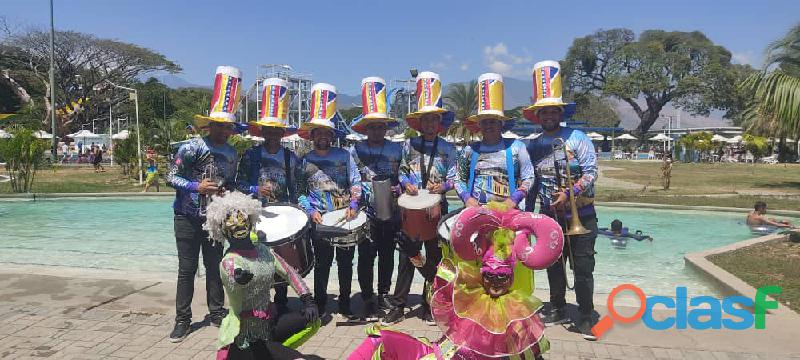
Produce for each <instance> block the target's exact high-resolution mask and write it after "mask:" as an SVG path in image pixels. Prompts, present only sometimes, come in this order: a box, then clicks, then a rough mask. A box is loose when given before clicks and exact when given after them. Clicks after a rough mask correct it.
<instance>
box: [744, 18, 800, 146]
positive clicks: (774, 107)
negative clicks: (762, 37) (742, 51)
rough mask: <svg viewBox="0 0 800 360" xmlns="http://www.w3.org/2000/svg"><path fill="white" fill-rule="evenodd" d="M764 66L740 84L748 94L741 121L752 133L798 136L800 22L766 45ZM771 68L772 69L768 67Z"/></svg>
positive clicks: (799, 110)
mask: <svg viewBox="0 0 800 360" xmlns="http://www.w3.org/2000/svg"><path fill="white" fill-rule="evenodd" d="M766 58H767V61H766V62H765V65H764V69H763V70H762V71H759V72H756V73H754V74H752V75H750V76H749V77H748V78H747V79H746V80H745V81H743V82H742V83H741V86H740V88H741V89H744V91H746V92H748V93H750V94H752V98H751V102H750V103H749V106H748V108H747V110H746V111H745V112H744V114H743V117H744V119H745V120H744V125H745V127H746V128H747V129H748V131H749V132H752V133H754V134H761V135H768V136H776V137H780V138H781V139H782V142H783V139H785V137H786V136H791V137H794V138H795V139H797V138H798V137H800V24H798V25H796V26H794V27H793V28H792V29H790V30H789V32H788V33H787V34H786V35H785V36H784V37H783V38H781V39H778V40H776V41H775V42H773V43H772V44H770V46H769V47H768V48H767V57H766ZM770 69H772V70H770Z"/></svg>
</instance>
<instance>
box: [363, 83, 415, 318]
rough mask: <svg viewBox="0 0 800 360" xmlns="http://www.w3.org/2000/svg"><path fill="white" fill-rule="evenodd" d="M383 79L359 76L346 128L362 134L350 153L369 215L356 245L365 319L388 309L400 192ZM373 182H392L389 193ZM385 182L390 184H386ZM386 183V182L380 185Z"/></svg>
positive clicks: (397, 145)
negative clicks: (356, 111) (356, 102)
mask: <svg viewBox="0 0 800 360" xmlns="http://www.w3.org/2000/svg"><path fill="white" fill-rule="evenodd" d="M386 91H387V89H386V82H385V81H384V80H383V79H382V78H379V77H374V76H373V77H367V78H364V79H362V80H361V104H362V115H361V116H359V117H357V118H356V119H354V120H353V123H352V124H351V125H350V128H351V129H353V131H355V132H357V133H359V134H362V135H366V136H367V139H366V140H362V141H359V142H357V143H356V144H355V145H353V147H352V148H351V149H350V153H351V155H352V156H353V159H354V160H355V161H356V164H357V166H358V168H359V171H360V172H361V181H362V183H361V185H362V188H363V189H364V193H363V199H364V201H363V202H364V204H365V205H366V210H367V217H368V218H369V225H368V226H369V232H368V233H367V234H366V239H364V241H362V242H360V243H359V244H358V283H359V285H360V286H361V298H362V299H363V300H364V309H363V311H362V318H363V319H378V318H380V316H381V315H383V314H382V312H383V311H386V310H388V309H389V308H390V307H391V304H390V303H389V295H388V294H389V289H390V288H391V285H392V272H393V270H394V248H395V241H396V238H397V232H398V230H399V229H400V217H399V216H398V213H397V211H396V208H395V207H394V201H395V200H394V197H395V195H396V193H399V186H398V184H399V180H398V177H399V174H398V171H399V168H400V157H401V156H402V152H403V147H402V145H401V144H400V143H396V142H392V141H389V140H386V139H385V138H384V136H386V130H388V129H389V128H391V127H395V126H397V120H395V119H392V118H390V117H389V115H388V108H387V105H388V104H387V101H386V100H387V98H386ZM374 181H381V182H382V183H383V184H385V185H390V188H391V189H393V190H392V194H388V193H386V192H385V190H387V189H385V188H383V189H373V184H374ZM387 182H388V183H387ZM384 187H385V186H384ZM376 256H377V257H378V296H377V299H376V296H375V288H374V285H373V278H374V264H375V257H376Z"/></svg>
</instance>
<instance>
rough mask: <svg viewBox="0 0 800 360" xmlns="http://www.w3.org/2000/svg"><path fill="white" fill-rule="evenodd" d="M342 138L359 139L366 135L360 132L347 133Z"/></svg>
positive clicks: (364, 137)
mask: <svg viewBox="0 0 800 360" xmlns="http://www.w3.org/2000/svg"><path fill="white" fill-rule="evenodd" d="M344 138H345V139H347V140H350V141H361V140H364V139H366V138H367V137H366V136H364V135H361V134H357V133H352V134H347V136H345V137H344Z"/></svg>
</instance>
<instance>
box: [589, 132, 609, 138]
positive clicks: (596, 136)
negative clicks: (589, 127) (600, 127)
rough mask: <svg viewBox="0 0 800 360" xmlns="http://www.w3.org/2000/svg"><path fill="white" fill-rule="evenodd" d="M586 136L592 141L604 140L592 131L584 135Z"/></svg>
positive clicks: (600, 135)
mask: <svg viewBox="0 0 800 360" xmlns="http://www.w3.org/2000/svg"><path fill="white" fill-rule="evenodd" d="M586 136H588V137H589V139H592V140H603V139H605V138H606V137H605V136H604V135H603V134H599V133H596V132H594V131H592V132H590V133H588V134H586Z"/></svg>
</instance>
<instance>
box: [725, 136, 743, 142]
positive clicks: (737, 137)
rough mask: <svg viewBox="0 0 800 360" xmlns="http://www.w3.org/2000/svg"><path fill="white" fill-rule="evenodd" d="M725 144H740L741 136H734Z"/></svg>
mask: <svg viewBox="0 0 800 360" xmlns="http://www.w3.org/2000/svg"><path fill="white" fill-rule="evenodd" d="M727 142H728V143H740V142H742V136H741V135H736V136H734V137H732V138H730V139H728V140H727Z"/></svg>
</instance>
